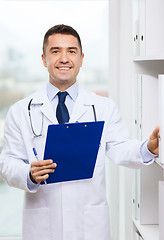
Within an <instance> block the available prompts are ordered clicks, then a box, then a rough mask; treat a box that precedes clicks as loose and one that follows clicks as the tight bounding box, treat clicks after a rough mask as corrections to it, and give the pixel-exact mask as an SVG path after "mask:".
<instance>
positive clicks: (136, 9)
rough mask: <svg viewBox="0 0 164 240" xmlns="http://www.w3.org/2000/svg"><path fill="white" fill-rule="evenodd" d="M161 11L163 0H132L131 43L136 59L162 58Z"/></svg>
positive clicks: (163, 20) (163, 46) (162, 26)
mask: <svg viewBox="0 0 164 240" xmlns="http://www.w3.org/2000/svg"><path fill="white" fill-rule="evenodd" d="M163 12H164V1H163V0H133V45H134V56H135V57H136V59H137V58H138V59H161V58H164V45H163V43H164V31H163V29H164V14H163Z"/></svg>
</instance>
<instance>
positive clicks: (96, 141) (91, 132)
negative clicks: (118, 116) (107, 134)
mask: <svg viewBox="0 0 164 240" xmlns="http://www.w3.org/2000/svg"><path fill="white" fill-rule="evenodd" d="M103 127H104V121H96V122H83V123H68V124H53V125H49V126H48V131H47V139H46V145H45V152H44V159H53V161H54V162H56V163H57V168H56V169H55V172H54V173H50V174H49V178H48V179H47V180H46V181H47V183H57V182H66V181H74V180H82V179H89V178H92V177H93V172H94V167H95V163H96V159H97V154H98V150H99V146H100V141H101V136H102V131H103ZM41 184H44V183H43V182H42V183H41Z"/></svg>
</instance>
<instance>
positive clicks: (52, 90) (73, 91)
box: [47, 81, 79, 102]
mask: <svg viewBox="0 0 164 240" xmlns="http://www.w3.org/2000/svg"><path fill="white" fill-rule="evenodd" d="M59 91H60V90H59V89H58V88H56V87H55V86H54V85H52V84H51V83H50V82H48V84H47V96H48V99H49V101H50V102H51V101H52V100H53V99H54V97H56V95H57V93H58V92H59ZM66 91H67V93H68V94H69V96H70V97H71V98H72V100H73V101H76V98H77V96H78V93H79V85H78V83H77V81H76V82H75V83H74V84H73V85H72V86H71V87H69V88H67V89H66Z"/></svg>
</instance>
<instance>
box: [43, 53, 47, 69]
mask: <svg viewBox="0 0 164 240" xmlns="http://www.w3.org/2000/svg"><path fill="white" fill-rule="evenodd" d="M42 61H43V65H44V66H45V67H47V62H46V57H45V56H44V54H42Z"/></svg>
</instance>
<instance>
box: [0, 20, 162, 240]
mask: <svg viewBox="0 0 164 240" xmlns="http://www.w3.org/2000/svg"><path fill="white" fill-rule="evenodd" d="M83 58H84V54H83V51H82V45H81V40H80V37H79V35H78V33H77V32H76V31H75V30H74V29H73V28H72V27H70V26H66V25H57V26H54V27H52V28H51V29H49V30H48V31H47V33H46V34H45V37H44V42H43V54H42V60H43V64H44V66H45V67H46V68H47V70H48V73H49V82H48V83H47V85H46V86H44V87H43V88H42V89H39V90H38V91H37V92H36V93H34V94H33V95H31V96H29V97H27V98H25V99H22V100H21V101H19V102H17V103H16V104H14V105H13V106H12V107H11V109H10V110H9V113H8V115H7V119H6V124H5V137H4V148H3V151H2V153H1V156H0V174H1V176H2V177H3V178H4V179H5V180H6V181H7V182H8V184H9V185H10V186H13V187H17V188H20V189H23V190H25V204H24V211H23V240H109V239H110V231H109V212H108V203H107V199H106V185H105V155H107V156H108V157H109V158H110V159H111V160H113V161H114V162H116V163H117V164H120V165H123V166H128V167H133V168H138V167H140V166H143V165H146V164H150V163H152V162H153V160H154V157H156V155H157V154H158V134H159V129H158V128H156V129H155V130H154V131H153V133H152V134H151V136H150V138H149V140H146V141H145V142H142V143H141V142H139V141H136V140H131V139H129V134H128V132H127V130H126V127H125V125H124V123H123V121H122V119H121V117H120V114H119V112H118V109H117V107H116V105H115V103H114V102H113V101H112V100H111V99H109V98H104V97H100V96H97V95H96V94H94V93H92V92H90V91H87V90H85V89H84V88H82V87H81V86H79V84H78V82H77V75H78V73H79V70H80V68H81V66H82V63H83ZM96 119H97V120H98V121H104V122H105V124H104V130H103V133H102V138H101V146H100V148H99V152H98V156H97V159H96V166H95V169H94V174H93V177H92V178H91V179H89V180H88V179H86V180H85V179H84V180H77V181H72V182H63V183H62V182H60V183H54V184H48V185H46V184H45V185H40V183H41V182H42V181H45V180H46V179H47V178H48V177H49V174H51V173H53V172H54V174H55V169H56V168H60V164H59V166H57V165H56V163H55V162H53V161H52V160H51V159H46V160H43V155H44V148H45V141H46V134H47V128H48V126H49V125H50V124H60V123H65V122H70V123H75V122H92V121H96ZM63 138H64V136H63ZM33 148H35V151H34V152H33ZM63 151H64V149H63ZM34 153H35V154H34ZM36 157H37V158H38V161H36ZM77 161H78V159H77ZM84 161H86V159H84Z"/></svg>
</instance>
